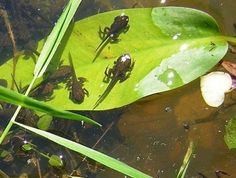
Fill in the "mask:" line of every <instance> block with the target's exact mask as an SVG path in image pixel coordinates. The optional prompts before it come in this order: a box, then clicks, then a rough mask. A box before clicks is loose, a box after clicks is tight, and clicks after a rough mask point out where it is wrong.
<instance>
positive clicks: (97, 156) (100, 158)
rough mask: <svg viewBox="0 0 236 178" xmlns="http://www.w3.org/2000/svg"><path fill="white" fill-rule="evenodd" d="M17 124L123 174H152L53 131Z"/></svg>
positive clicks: (137, 176) (145, 177)
mask: <svg viewBox="0 0 236 178" xmlns="http://www.w3.org/2000/svg"><path fill="white" fill-rule="evenodd" d="M14 123H15V124H17V125H19V126H21V127H23V128H25V129H27V130H30V131H31V132H34V133H36V134H38V135H41V136H42V137H45V138H47V139H49V140H51V141H53V142H55V143H57V144H59V145H62V146H64V147H66V148H69V149H71V150H73V151H76V152H78V153H80V154H83V155H84V156H87V157H89V158H91V159H93V160H95V161H97V162H99V163H101V164H103V165H105V166H107V167H110V168H112V169H114V170H116V171H119V172H121V173H123V174H126V175H128V176H130V177H135V178H149V177H151V176H149V175H147V174H144V173H142V172H140V171H138V170H136V169H134V168H132V167H130V166H128V165H127V164H125V163H122V162H120V161H118V160H116V159H114V158H112V157H109V156H107V155H105V154H103V153H100V152H98V151H95V150H93V149H91V148H88V147H86V146H83V145H81V144H78V143H76V142H73V141H70V140H67V139H65V138H62V137H59V136H57V135H54V134H52V133H49V132H46V131H43V130H39V129H36V128H33V127H29V126H26V125H23V124H20V123H17V122H14Z"/></svg>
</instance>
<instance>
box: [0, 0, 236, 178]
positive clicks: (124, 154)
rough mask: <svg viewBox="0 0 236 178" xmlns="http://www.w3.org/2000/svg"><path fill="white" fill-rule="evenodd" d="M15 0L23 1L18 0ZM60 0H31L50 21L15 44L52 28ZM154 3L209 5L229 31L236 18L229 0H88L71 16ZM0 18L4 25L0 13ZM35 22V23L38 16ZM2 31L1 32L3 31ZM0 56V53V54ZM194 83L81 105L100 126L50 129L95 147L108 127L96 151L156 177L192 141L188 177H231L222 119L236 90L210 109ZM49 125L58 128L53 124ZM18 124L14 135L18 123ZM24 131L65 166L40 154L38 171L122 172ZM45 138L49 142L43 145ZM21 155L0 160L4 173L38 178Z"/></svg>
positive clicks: (234, 172)
mask: <svg viewBox="0 0 236 178" xmlns="http://www.w3.org/2000/svg"><path fill="white" fill-rule="evenodd" d="M20 2H21V3H22V4H25V1H23V0H21V1H20ZM55 2H56V4H55V5H56V6H55V9H54V8H53V9H54V10H53V11H51V8H52V7H53V4H54V3H55ZM65 2H66V1H65V0H57V1H49V0H48V1H47V3H46V1H45V3H40V2H39V1H37V3H36V1H33V0H32V1H29V4H32V7H33V8H34V9H41V12H42V14H44V16H45V17H46V19H48V21H49V23H46V22H45V21H43V22H41V21H40V20H39V24H40V23H42V24H44V26H43V28H42V29H44V30H43V31H44V32H43V31H41V30H39V29H35V28H32V29H30V30H31V31H30V32H32V34H33V35H31V36H27V38H26V39H24V38H23V37H17V38H16V39H18V40H19V43H18V44H19V45H21V44H22V46H19V48H24V47H25V46H26V41H29V40H30V41H31V40H32V41H35V39H37V38H40V37H42V36H43V35H46V34H45V33H47V32H49V31H50V27H51V24H52V23H53V22H54V21H55V20H56V18H55V17H58V14H60V12H61V9H62V7H63V6H64V4H65ZM156 6H184V7H192V8H196V9H199V10H202V11H205V12H208V13H209V14H211V15H212V16H213V17H214V18H215V19H216V20H217V22H218V23H219V25H220V28H221V30H222V32H223V33H224V34H228V35H235V31H234V28H233V23H234V22H235V19H236V14H235V13H234V12H235V8H236V4H235V2H234V1H233V0H191V1H189V0H166V1H165V0H158V1H156V0H142V1H141V0H140V1H136V0H124V1H122V0H119V1H115V0H113V1H112V0H96V1H95V0H89V1H84V2H83V3H82V5H81V6H80V8H79V10H78V13H77V15H76V17H77V19H81V18H84V17H86V16H90V15H94V14H97V13H99V12H103V11H108V10H112V9H120V8H132V7H156ZM26 7H27V6H26ZM20 8H22V6H19V7H18V10H19V9H20ZM26 9H27V8H26ZM43 9H46V10H43ZM12 11H13V9H9V13H10V14H14V13H13V12H12ZM49 11H51V12H50V15H48V13H49ZM26 12H28V11H26ZM30 12H31V11H30ZM35 16H37V15H35ZM37 17H38V16H37ZM11 18H13V19H12V20H13V21H14V20H15V19H14V18H16V16H14V15H11ZM38 18H39V17H38ZM39 19H42V18H39ZM0 21H1V24H2V20H0ZM23 22H24V21H23ZM35 23H37V18H36V20H35ZM27 25H31V24H27ZM27 25H26V26H27ZM40 25H41V24H40ZM40 25H39V26H40ZM14 27H15V25H14ZM1 28H3V27H1ZM15 28H18V29H17V30H15V31H17V32H18V31H20V30H19V28H20V27H15ZM37 28H39V27H37ZM0 31H1V34H0V35H2V36H4V33H3V32H5V30H4V29H0ZM15 35H16V36H17V35H18V34H17V33H16V34H15ZM4 38H7V37H5V36H4ZM0 42H1V41H0ZM17 42H18V41H17ZM0 45H1V46H0V51H2V52H4V53H5V55H4V56H3V57H5V58H6V56H10V55H11V53H10V51H11V45H8V43H7V42H6V41H4V43H3V42H1V43H0ZM27 45H28V44H27ZM0 58H2V57H1V56H0ZM225 59H230V60H233V59H234V56H232V55H227V56H226V57H225ZM199 88H200V86H199V80H195V81H193V82H191V83H190V84H188V85H186V86H183V87H181V88H178V89H175V90H172V91H169V92H164V93H160V94H156V95H153V96H149V97H146V98H144V99H142V100H140V101H138V102H136V103H133V104H130V105H128V106H126V107H123V108H121V109H117V110H113V111H104V112H80V113H83V114H86V115H88V116H89V117H91V118H94V119H96V120H98V121H100V122H101V123H103V125H104V128H103V129H102V130H101V129H98V128H93V127H85V128H84V127H81V125H80V124H79V123H75V122H68V121H63V122H62V121H54V123H53V128H54V130H53V129H52V131H53V132H54V133H57V134H59V135H63V136H68V137H69V138H71V137H72V134H73V133H75V132H76V133H77V134H78V135H79V139H80V141H81V142H82V143H83V144H86V145H89V146H93V145H94V144H95V143H96V141H97V140H98V139H99V138H100V137H101V136H102V134H103V133H104V132H105V131H107V132H106V134H105V136H104V137H103V138H102V140H101V141H100V142H99V143H98V144H97V145H96V149H97V150H99V151H102V152H104V153H106V154H108V155H110V156H112V157H114V158H117V159H119V160H121V161H123V162H125V163H127V164H129V165H130V166H133V167H134V168H137V169H139V170H141V171H143V172H145V173H147V174H149V175H151V176H153V177H158V176H159V177H161V178H162V177H163V178H172V177H176V175H177V172H178V170H179V168H180V166H181V165H182V160H183V158H184V155H185V153H186V151H187V148H188V145H189V142H190V141H193V142H194V144H195V150H194V156H193V158H192V159H191V162H190V165H189V168H188V170H187V174H186V177H189V178H190V177H191V178H194V177H199V175H198V173H199V172H200V173H202V174H204V175H206V176H207V177H209V178H212V177H216V176H215V171H217V170H223V171H225V172H227V173H228V174H230V175H231V176H230V177H232V178H233V177H236V169H235V168H236V166H235V165H236V159H235V156H236V151H235V150H229V149H228V148H227V146H226V144H225V143H224V132H225V128H224V127H225V125H226V124H227V121H228V120H229V119H231V118H232V117H233V116H235V114H236V105H235V99H234V98H235V96H234V95H235V92H232V93H230V94H228V95H227V97H226V101H225V102H224V104H223V106H221V107H219V108H217V109H215V108H211V107H209V106H207V105H206V104H205V102H204V101H203V98H202V96H201V93H200V90H199ZM186 124H188V126H187V125H186ZM55 128H62V129H61V130H60V131H55ZM16 130H17V133H18V134H19V135H20V133H19V131H18V129H16ZM78 130H79V131H78ZM27 137H29V138H30V139H31V140H32V142H33V143H34V144H36V145H37V146H38V149H39V150H40V151H42V152H44V153H51V154H55V153H58V154H59V153H60V154H62V155H64V159H65V162H66V169H65V170H55V169H52V168H51V167H50V166H48V164H47V161H46V160H44V159H43V158H39V160H40V167H41V173H42V175H43V176H44V177H57V176H56V175H62V174H64V173H67V174H70V173H71V171H72V170H73V169H74V168H80V169H81V171H82V173H83V174H82V175H83V176H85V173H86V176H87V177H98V178H103V177H109V178H113V177H114V178H117V177H125V176H124V175H121V174H119V173H117V172H115V171H113V170H110V169H107V168H105V167H103V166H102V165H99V164H95V163H92V162H86V161H84V162H82V163H81V157H80V156H79V155H78V154H75V153H72V152H69V151H68V150H66V149H64V148H62V147H60V146H57V145H55V144H53V143H51V142H49V141H47V140H45V139H42V138H38V137H36V136H32V135H31V134H28V135H27ZM73 138H75V136H73ZM12 142H13V141H12ZM13 143H14V142H13ZM45 145H47V146H46V147H45ZM12 147H16V146H14V145H13V144H11V149H13V148H12ZM9 149H10V148H9ZM21 156H22V155H21V154H16V155H15V160H14V161H10V162H4V161H3V160H0V171H4V172H5V173H6V174H7V175H9V176H10V177H18V176H19V175H21V174H22V173H24V172H25V173H28V174H29V177H38V173H37V170H36V168H35V167H34V166H32V165H31V164H29V165H27V163H26V162H25V161H26V160H27V159H26V155H24V156H25V157H23V158H22V157H21ZM22 160H24V161H22ZM78 160H79V161H78ZM86 176H85V177H86ZM222 177H223V176H222ZM225 177H227V176H225Z"/></svg>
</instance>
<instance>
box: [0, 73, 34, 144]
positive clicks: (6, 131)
mask: <svg viewBox="0 0 236 178" xmlns="http://www.w3.org/2000/svg"><path fill="white" fill-rule="evenodd" d="M36 79H37V76H34V78H33V80H32V81H31V83H30V85H29V87H28V88H27V91H26V92H25V96H27V95H28V94H29V92H30V90H31V88H32V87H33V84H34V82H35V80H36ZM20 109H21V106H18V107H17V109H16V111H15V113H14V115H13V116H12V118H11V120H10V122H9V123H8V124H7V127H6V128H5V130H4V131H3V133H2V135H1V137H0V144H2V142H3V140H4V138H5V137H6V136H7V134H8V132H9V130H10V129H11V127H12V125H13V124H14V121H15V119H16V117H17V115H18V113H19V112H20Z"/></svg>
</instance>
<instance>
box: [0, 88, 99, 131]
mask: <svg viewBox="0 0 236 178" xmlns="http://www.w3.org/2000/svg"><path fill="white" fill-rule="evenodd" d="M0 101H4V102H7V103H11V104H16V105H21V106H23V107H26V108H29V109H32V110H36V111H40V112H43V113H47V114H50V115H53V116H56V117H60V118H66V119H70V120H78V121H84V122H87V123H91V124H96V125H99V126H100V124H98V123H97V122H95V121H93V120H91V119H89V118H87V117H85V116H82V115H79V114H75V113H72V112H69V111H63V110H60V109H58V107H52V106H49V105H47V104H45V103H43V102H40V101H37V100H35V99H32V98H30V97H27V96H24V95H22V94H19V93H16V92H14V91H12V90H9V89H7V88H4V87H1V86H0Z"/></svg>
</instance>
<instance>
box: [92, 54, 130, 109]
mask: <svg viewBox="0 0 236 178" xmlns="http://www.w3.org/2000/svg"><path fill="white" fill-rule="evenodd" d="M134 63H135V62H132V60H131V57H130V55H129V54H123V55H121V56H120V57H119V58H118V59H117V60H116V61H115V62H114V66H113V67H112V68H109V69H108V67H107V68H106V70H105V78H104V82H106V83H107V82H109V81H110V79H111V81H110V83H109V84H108V86H107V88H106V90H105V91H104V92H103V94H102V95H101V96H100V97H99V99H98V100H97V102H96V103H95V105H94V107H93V109H95V108H96V107H97V106H98V105H99V104H100V103H101V102H102V101H103V100H104V99H105V98H106V96H107V95H108V94H109V93H110V91H111V90H112V88H113V87H114V86H115V84H116V83H117V82H118V81H120V82H123V81H125V80H126V79H127V78H128V77H129V76H130V72H131V71H132V69H133V67H134Z"/></svg>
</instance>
